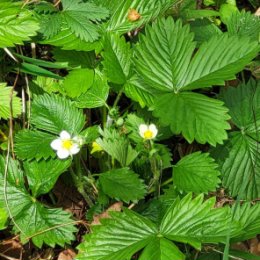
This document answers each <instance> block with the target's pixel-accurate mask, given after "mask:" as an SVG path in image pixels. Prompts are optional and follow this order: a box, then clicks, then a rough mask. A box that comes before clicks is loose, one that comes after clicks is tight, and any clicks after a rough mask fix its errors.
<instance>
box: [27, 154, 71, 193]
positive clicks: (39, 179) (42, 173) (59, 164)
mask: <svg viewBox="0 0 260 260" xmlns="http://www.w3.org/2000/svg"><path fill="white" fill-rule="evenodd" d="M70 164H71V160H70V159H68V160H55V159H49V160H47V161H45V160H41V161H39V162H37V161H31V162H28V161H26V162H24V164H23V165H24V171H25V173H26V176H27V178H28V183H29V187H30V190H31V191H32V195H33V196H34V197H38V196H39V195H42V194H46V193H48V192H49V191H50V190H51V189H52V188H53V186H54V184H55V183H56V181H57V179H58V177H59V176H60V175H61V174H62V173H63V172H64V171H65V170H66V169H67V168H68V167H69V166H70Z"/></svg>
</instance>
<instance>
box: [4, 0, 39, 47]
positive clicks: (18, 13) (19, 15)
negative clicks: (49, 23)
mask: <svg viewBox="0 0 260 260" xmlns="http://www.w3.org/2000/svg"><path fill="white" fill-rule="evenodd" d="M21 4H22V2H20V3H12V2H10V1H9V2H2V3H0V48H5V47H12V46H14V45H15V44H23V42H24V41H27V40H30V37H31V36H34V35H36V31H37V30H38V29H39V26H38V21H37V19H36V18H35V17H34V16H33V12H31V11H29V10H26V9H25V8H23V9H22V8H21Z"/></svg>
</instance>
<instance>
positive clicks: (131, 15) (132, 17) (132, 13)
mask: <svg viewBox="0 0 260 260" xmlns="http://www.w3.org/2000/svg"><path fill="white" fill-rule="evenodd" d="M127 18H128V20H129V21H130V22H135V21H137V20H139V19H140V18H141V15H140V14H139V13H138V12H137V11H136V10H135V9H129V11H128V15H127Z"/></svg>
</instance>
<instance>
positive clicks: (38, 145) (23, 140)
mask: <svg viewBox="0 0 260 260" xmlns="http://www.w3.org/2000/svg"><path fill="white" fill-rule="evenodd" d="M54 139H55V136H53V135H51V134H48V133H44V132H40V131H33V130H21V131H19V132H18V133H17V134H16V135H15V146H14V149H15V153H16V155H17V157H18V158H20V159H22V160H25V159H29V160H30V159H34V158H35V159H36V160H40V159H42V158H44V159H47V158H49V157H55V153H54V151H53V150H52V148H51V142H52V141H53V140H54Z"/></svg>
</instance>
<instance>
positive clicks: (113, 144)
mask: <svg viewBox="0 0 260 260" xmlns="http://www.w3.org/2000/svg"><path fill="white" fill-rule="evenodd" d="M101 134H102V136H103V138H98V139H97V141H96V142H97V143H98V144H99V145H100V146H101V147H102V148H103V150H105V151H106V152H107V153H108V154H109V155H110V156H111V157H112V158H114V159H116V160H117V161H118V162H120V164H121V166H122V167H125V166H128V165H130V164H131V163H132V162H133V160H134V159H135V158H136V157H137V155H138V152H137V151H136V150H134V148H133V147H132V146H131V145H130V144H129V142H128V140H127V139H126V138H125V137H124V136H123V135H120V134H119V133H118V132H117V131H116V130H109V129H105V130H104V131H102V132H101Z"/></svg>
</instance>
